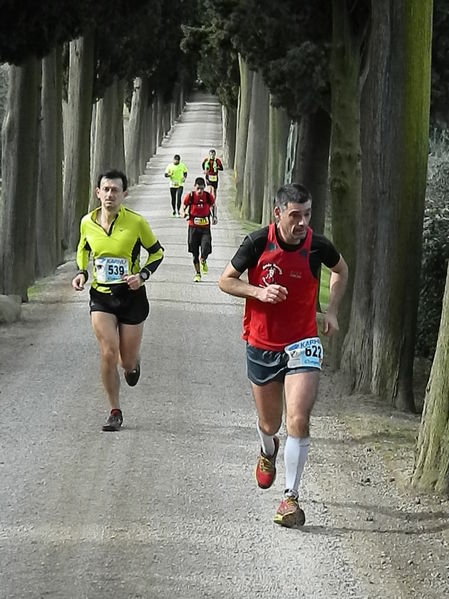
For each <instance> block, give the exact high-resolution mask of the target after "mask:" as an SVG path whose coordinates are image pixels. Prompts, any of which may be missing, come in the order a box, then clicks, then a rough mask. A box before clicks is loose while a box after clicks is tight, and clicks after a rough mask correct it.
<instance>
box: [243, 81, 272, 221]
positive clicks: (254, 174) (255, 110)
mask: <svg viewBox="0 0 449 599" xmlns="http://www.w3.org/2000/svg"><path fill="white" fill-rule="evenodd" d="M252 79H253V84H252V92H251V106H250V111H249V126H248V143H247V152H246V156H245V178H244V181H243V198H242V207H241V214H242V217H243V218H244V219H248V220H251V221H253V222H255V223H261V222H262V206H263V191H264V181H263V173H265V172H266V171H265V169H266V161H267V158H268V150H267V143H266V140H267V137H268V111H269V104H270V99H269V91H268V88H267V86H266V85H265V83H264V80H263V77H262V74H261V73H259V72H258V73H254V75H253V78H252Z"/></svg>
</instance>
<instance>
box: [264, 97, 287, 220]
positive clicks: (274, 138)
mask: <svg viewBox="0 0 449 599" xmlns="http://www.w3.org/2000/svg"><path fill="white" fill-rule="evenodd" d="M289 128H290V120H289V118H288V115H287V113H286V112H285V110H283V109H282V108H275V107H274V106H272V105H271V102H270V100H269V104H268V137H267V140H268V156H267V161H266V164H267V169H266V175H265V177H264V193H263V205H262V224H263V225H267V224H269V223H270V222H271V221H272V220H273V199H274V197H275V195H276V192H277V190H278V189H279V187H281V185H283V184H284V176H285V160H286V156H287V140H288V133H289Z"/></svg>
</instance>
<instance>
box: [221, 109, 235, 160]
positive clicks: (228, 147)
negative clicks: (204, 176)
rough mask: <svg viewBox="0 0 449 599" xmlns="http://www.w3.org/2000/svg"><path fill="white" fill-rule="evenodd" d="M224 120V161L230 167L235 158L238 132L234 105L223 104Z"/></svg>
mask: <svg viewBox="0 0 449 599" xmlns="http://www.w3.org/2000/svg"><path fill="white" fill-rule="evenodd" d="M222 120H223V162H224V165H225V166H227V167H230V166H232V165H233V164H234V160H235V144H236V134H237V110H236V108H234V107H230V106H225V105H224V104H223V106H222Z"/></svg>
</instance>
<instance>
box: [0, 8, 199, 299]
mask: <svg viewBox="0 0 449 599" xmlns="http://www.w3.org/2000/svg"><path fill="white" fill-rule="evenodd" d="M193 4H194V2H193V1H192V2H191V1H189V0H178V1H174V2H170V3H167V2H164V1H163V0H131V1H130V0H128V1H127V2H124V1H122V0H120V1H116V2H114V3H112V4H111V3H110V2H109V3H106V2H93V1H91V0H81V1H80V2H78V3H75V5H74V4H73V3H70V2H60V1H59V0H58V2H56V1H51V2H47V3H45V6H44V7H43V6H38V5H36V4H35V3H32V2H27V3H25V4H24V3H20V4H17V3H16V4H14V5H13V4H12V3H9V2H8V3H5V6H4V7H3V6H0V10H2V17H4V18H3V19H2V21H1V24H0V61H6V62H9V63H10V67H9V85H8V99H7V107H6V115H5V118H4V122H3V129H2V150H3V151H2V196H1V203H0V292H1V293H3V294H17V295H20V296H21V297H22V298H23V299H26V297H27V289H28V287H29V286H30V285H31V284H32V283H33V281H34V280H35V279H36V277H37V276H42V275H45V274H48V273H50V272H52V271H53V270H54V269H55V268H56V266H57V265H58V264H59V263H60V262H61V261H62V260H63V256H64V253H65V252H66V251H67V250H68V251H73V249H74V247H75V246H76V243H77V240H78V228H79V221H80V218H81V216H82V215H83V214H84V213H85V212H86V211H87V210H88V208H89V207H91V206H92V205H93V204H94V202H95V200H94V194H93V188H94V186H95V178H96V175H97V173H98V172H99V171H101V170H103V169H104V168H107V167H110V166H112V165H113V166H115V167H118V168H122V169H125V168H126V170H127V171H128V172H129V176H130V182H131V183H135V182H136V181H137V179H138V176H139V174H141V173H142V172H143V170H144V167H145V163H146V161H147V160H148V159H149V158H150V156H151V155H152V154H153V153H154V152H155V150H156V148H157V146H158V145H159V144H160V142H161V140H162V138H163V136H164V134H165V133H167V131H168V130H169V128H170V126H171V123H172V122H173V120H174V118H175V117H176V116H177V115H178V114H179V112H180V110H181V108H182V104H183V102H184V94H185V90H186V89H188V88H189V86H191V84H192V81H193V80H194V77H195V68H194V65H193V64H191V63H189V57H188V56H186V55H184V54H182V53H181V52H180V50H179V45H180V40H181V38H182V30H181V25H180V23H181V22H182V21H185V22H188V19H189V15H190V14H194V11H193V10H192V7H193ZM3 9H4V10H3ZM173 11H174V12H173ZM174 13H175V14H176V16H177V18H174ZM12 23H20V27H16V28H15V31H16V34H15V35H14V36H11V35H9V33H10V31H11V30H12V28H13V27H12ZM8 28H9V29H8ZM125 103H126V104H127V105H128V109H129V111H130V117H129V128H128V131H127V133H128V134H127V136H126V138H125V131H124V122H123V108H124V105H125Z"/></svg>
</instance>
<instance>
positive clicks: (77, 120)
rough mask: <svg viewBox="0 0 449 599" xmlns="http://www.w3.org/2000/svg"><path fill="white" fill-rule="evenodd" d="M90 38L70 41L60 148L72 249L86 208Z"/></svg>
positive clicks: (68, 238)
mask: <svg viewBox="0 0 449 599" xmlns="http://www.w3.org/2000/svg"><path fill="white" fill-rule="evenodd" d="M93 79H94V36H93V34H92V33H88V34H86V35H85V36H84V37H82V38H79V39H77V40H75V41H73V42H70V66H69V89H68V106H67V119H68V123H67V141H66V146H65V148H64V161H65V173H64V246H65V247H66V248H69V249H70V250H73V249H74V248H75V247H76V244H77V242H78V237H79V223H80V220H81V217H82V216H83V215H84V214H85V213H86V212H87V209H88V206H89V188H90V130H91V121H92V91H93Z"/></svg>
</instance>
